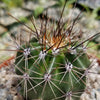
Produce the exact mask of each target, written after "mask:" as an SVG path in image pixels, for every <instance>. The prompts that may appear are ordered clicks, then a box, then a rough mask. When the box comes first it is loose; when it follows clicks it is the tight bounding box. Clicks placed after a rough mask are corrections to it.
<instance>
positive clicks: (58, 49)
mask: <svg viewBox="0 0 100 100" xmlns="http://www.w3.org/2000/svg"><path fill="white" fill-rule="evenodd" d="M65 4H66V3H65ZM64 8H65V5H64ZM64 8H63V10H62V14H63V11H64ZM62 14H61V17H60V19H59V20H58V22H57V24H56V23H55V24H56V25H55V24H51V25H48V20H47V19H46V20H45V21H42V22H41V27H40V29H39V30H38V29H37V27H36V25H35V23H34V19H33V17H32V19H31V21H32V24H33V26H34V30H33V29H31V28H30V27H28V26H26V27H28V28H29V29H30V30H31V32H32V33H33V34H31V35H30V39H29V41H27V42H26V43H25V44H24V43H22V45H20V44H18V43H17V42H16V44H17V46H16V47H17V54H16V58H15V63H14V65H15V72H16V75H17V78H18V79H19V84H20V85H21V90H20V93H21V94H22V95H23V97H24V98H25V100H65V99H66V100H79V99H80V95H81V94H82V93H83V92H84V90H85V85H86V72H87V71H88V68H89V67H90V66H91V63H90V61H89V57H88V56H87V54H86V52H85V49H86V46H87V45H86V44H85V43H86V42H87V41H88V40H90V39H92V38H93V37H94V36H92V37H90V38H89V39H86V40H83V41H81V40H80V39H81V38H80V32H79V33H76V32H75V31H74V30H73V27H74V25H75V23H76V20H77V19H78V17H79V15H78V16H77V17H76V19H75V20H74V21H73V22H72V23H70V24H67V22H62ZM66 24H67V25H66ZM66 26H67V27H66ZM98 34H99V33H98ZM98 34H96V35H98ZM96 35H95V36H96ZM85 45H86V46H85ZM19 84H18V85H19Z"/></svg>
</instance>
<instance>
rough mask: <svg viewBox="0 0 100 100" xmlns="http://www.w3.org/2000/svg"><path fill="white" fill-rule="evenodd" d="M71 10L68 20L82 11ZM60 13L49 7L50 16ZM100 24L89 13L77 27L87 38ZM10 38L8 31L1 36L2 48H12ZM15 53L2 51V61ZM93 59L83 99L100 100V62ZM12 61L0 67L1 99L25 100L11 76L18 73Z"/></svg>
mask: <svg viewBox="0 0 100 100" xmlns="http://www.w3.org/2000/svg"><path fill="white" fill-rule="evenodd" d="M30 4H31V3H29V5H30ZM24 7H25V4H24ZM28 7H29V6H28ZM28 7H27V8H28ZM29 8H30V7H29ZM65 11H67V10H65ZM69 12H70V13H69V15H68V16H67V18H66V16H63V20H67V19H68V18H69V17H70V16H72V17H73V18H72V19H74V18H75V16H76V15H77V14H79V12H80V11H79V10H78V9H74V13H73V9H71V10H70V11H69ZM72 14H73V15H72ZM15 15H16V14H15ZM59 15H60V12H59V9H58V8H57V9H53V8H50V9H49V16H50V17H53V19H58V18H59ZM64 15H66V12H64ZM12 21H13V20H12ZM36 22H37V23H38V22H39V21H36ZM38 24H39V23H38ZM99 25H100V22H99V21H97V20H95V19H93V20H92V21H91V17H87V15H86V16H83V15H82V17H81V19H80V23H78V24H77V27H81V29H82V32H83V33H84V34H83V37H85V38H86V37H88V36H87V35H93V34H95V33H96V32H98V31H100V28H99ZM21 27H22V26H21ZM21 27H20V26H18V27H14V28H12V30H10V32H12V33H14V32H15V33H17V32H19V29H20V28H21ZM94 28H95V30H94ZM5 30H6V29H5ZM76 30H77V29H76ZM90 31H91V32H90ZM88 33H91V34H88ZM9 38H10V37H9V35H8V33H6V34H5V35H4V36H3V37H2V38H0V49H8V48H11V46H10V47H9V42H10V43H11V41H10V40H9ZM97 41H98V42H100V39H98V40H97ZM12 44H13V43H12ZM99 52H100V51H99ZM5 54H6V55H7V57H4V55H5ZM14 54H15V53H14V52H12V53H10V54H8V53H7V52H4V51H3V52H1V51H0V63H1V62H2V61H3V59H5V58H6V59H7V58H8V57H10V56H12V55H14ZM99 54H100V53H99ZM91 61H92V62H93V66H92V68H91V69H89V73H88V75H87V82H86V91H85V92H84V93H83V94H82V96H81V100H100V65H99V64H98V62H97V60H96V59H95V58H91ZM11 63H12V64H11V65H10V66H6V67H4V68H1V69H0V100H23V98H22V96H21V95H20V94H19V90H20V87H19V88H16V83H17V80H16V79H14V78H13V77H11V76H14V75H16V74H15V72H14V66H13V61H12V62H11ZM90 72H91V73H90Z"/></svg>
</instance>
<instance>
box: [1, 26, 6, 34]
mask: <svg viewBox="0 0 100 100" xmlns="http://www.w3.org/2000/svg"><path fill="white" fill-rule="evenodd" d="M4 32H7V29H6V28H5V27H3V26H1V25H0V34H2V33H4Z"/></svg>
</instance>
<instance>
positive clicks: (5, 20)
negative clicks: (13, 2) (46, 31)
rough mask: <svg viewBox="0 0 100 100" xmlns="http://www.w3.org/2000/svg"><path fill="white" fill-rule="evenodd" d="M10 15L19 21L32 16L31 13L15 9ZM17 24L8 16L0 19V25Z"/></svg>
mask: <svg viewBox="0 0 100 100" xmlns="http://www.w3.org/2000/svg"><path fill="white" fill-rule="evenodd" d="M9 13H10V14H11V15H12V16H14V17H15V18H17V19H19V18H22V17H23V18H25V17H28V16H29V15H31V12H30V11H26V10H24V9H22V8H14V9H12V10H10V11H9ZM15 22H17V21H16V20H15V19H14V18H12V17H11V16H8V15H6V16H1V18H0V23H1V24H2V25H4V26H8V25H11V24H13V23H15Z"/></svg>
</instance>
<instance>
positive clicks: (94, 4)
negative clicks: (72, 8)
mask: <svg viewBox="0 0 100 100" xmlns="http://www.w3.org/2000/svg"><path fill="white" fill-rule="evenodd" d="M78 3H80V4H85V5H87V6H89V7H90V8H93V9H95V8H98V7H100V0H78Z"/></svg>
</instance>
